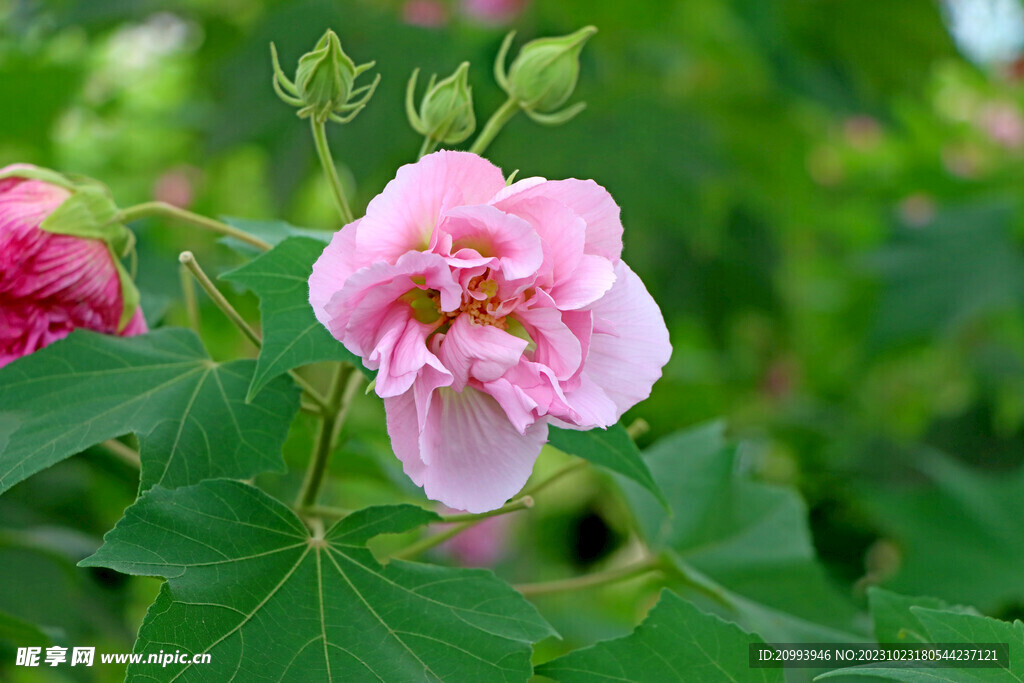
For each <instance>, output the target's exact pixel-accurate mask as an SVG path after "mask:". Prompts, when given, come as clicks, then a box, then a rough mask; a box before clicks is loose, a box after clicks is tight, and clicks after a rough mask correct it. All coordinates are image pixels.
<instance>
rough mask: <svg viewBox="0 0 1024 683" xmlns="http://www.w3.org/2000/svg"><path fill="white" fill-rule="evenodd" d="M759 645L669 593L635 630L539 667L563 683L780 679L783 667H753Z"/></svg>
mask: <svg viewBox="0 0 1024 683" xmlns="http://www.w3.org/2000/svg"><path fill="white" fill-rule="evenodd" d="M751 643H763V641H762V640H761V639H760V638H759V637H757V636H756V635H751V634H749V633H747V632H745V631H743V630H742V629H741V628H740V627H739V626H737V625H735V624H731V623H729V622H727V621H724V620H722V619H721V618H719V617H717V616H714V615H712V614H705V613H704V612H701V611H700V610H698V609H697V608H696V607H694V606H693V605H691V604H690V603H688V602H687V601H686V600H683V599H682V598H680V597H679V596H678V595H675V594H674V593H672V592H671V591H669V590H663V591H662V592H661V599H660V600H659V601H658V604H656V605H655V606H654V607H653V608H652V609H651V611H650V614H648V615H647V618H646V619H644V621H643V623H641V624H640V625H639V626H637V628H636V630H635V631H633V633H631V634H630V635H628V636H626V637H624V638H617V639H615V640H606V641H604V642H601V643H598V644H596V645H594V646H592V647H588V648H585V649H583V650H577V651H575V652H570V653H569V654H567V655H565V656H564V657H559V658H558V659H555V660H553V661H550V662H547V663H545V664H541V665H540V666H539V667H537V673H538V674H541V675H543V676H548V677H550V678H553V679H555V680H557V681H561V682H562V683H576V682H577V681H578V682H579V683H589V682H590V681H630V682H635V683H647V681H749V682H750V683H756V682H758V681H763V682H765V683H768V682H771V681H782V680H784V679H783V673H782V669H751V668H750V667H749V666H748V648H749V646H750V644H751Z"/></svg>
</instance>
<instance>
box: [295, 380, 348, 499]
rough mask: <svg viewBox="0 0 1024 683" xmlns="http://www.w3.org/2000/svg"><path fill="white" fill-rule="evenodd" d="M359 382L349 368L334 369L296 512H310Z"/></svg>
mask: <svg viewBox="0 0 1024 683" xmlns="http://www.w3.org/2000/svg"><path fill="white" fill-rule="evenodd" d="M361 381H362V376H361V375H360V374H359V373H358V372H356V369H355V367H353V366H352V365H349V364H348V363H342V364H341V365H340V366H339V367H338V372H337V373H336V374H335V376H334V384H333V385H332V386H331V392H330V394H329V396H328V397H327V409H326V411H325V412H324V415H323V418H322V420H321V422H320V431H319V432H318V434H317V437H316V443H315V444H314V445H313V456H312V458H311V459H310V461H309V467H308V468H307V469H306V478H305V480H304V481H303V482H302V488H301V489H300V490H299V495H298V497H297V498H296V499H295V506H296V507H297V508H299V509H305V508H310V507H312V506H314V505H315V504H316V499H317V496H318V495H320V487H321V486H322V485H323V482H324V476H325V475H326V474H327V464H328V462H330V459H331V453H332V452H333V451H334V446H335V444H336V443H337V440H338V433H339V431H340V429H341V425H342V424H343V423H344V422H345V418H346V417H347V416H348V409H349V406H350V405H351V403H352V398H353V396H355V393H356V391H357V390H358V389H359V383H360V382H361Z"/></svg>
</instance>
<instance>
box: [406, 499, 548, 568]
mask: <svg viewBox="0 0 1024 683" xmlns="http://www.w3.org/2000/svg"><path fill="white" fill-rule="evenodd" d="M531 507H533V498H531V497H529V496H522V497H520V498H517V499H516V500H510V501H509V502H507V503H505V504H504V505H502V506H501V507H500V508H498V509H497V510H491V511H490V512H481V513H479V514H473V513H465V514H457V515H447V516H446V517H445V518H444V519H443V520H442V522H458V523H457V524H455V526H453V527H451V528H449V529H445V530H444V531H442V532H440V533H436V534H433V535H431V536H427V537H426V538H421V539H420V540H419V541H417V542H416V543H413V544H412V545H409V546H406V547H405V548H402V549H401V550H399V551H398V552H396V553H394V554H393V555H392V556H391V557H392V558H393V559H397V560H407V559H409V558H412V557H416V556H417V555H419V554H420V553H423V552H426V551H427V550H430V549H431V548H433V547H435V546H438V545H441V544H442V543H444V542H445V541H447V540H448V539H450V538H454V537H456V536H458V535H459V534H461V533H462V532H463V531H465V530H466V529H470V528H472V527H474V526H476V525H477V524H479V523H480V522H482V521H484V520H485V519H488V518H490V517H497V516H498V515H506V514H508V513H510V512H516V511H517V510H524V509H526V508H531Z"/></svg>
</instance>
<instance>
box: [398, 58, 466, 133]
mask: <svg viewBox="0 0 1024 683" xmlns="http://www.w3.org/2000/svg"><path fill="white" fill-rule="evenodd" d="M418 75H419V69H417V70H416V71H413V73H412V78H410V79H409V87H408V88H407V90H406V93H405V94H406V97H405V109H406V113H407V114H408V116H409V123H410V125H412V127H413V130H415V131H416V132H417V133H419V134H420V135H423V136H425V137H427V138H428V139H430V140H433V141H436V142H439V143H444V144H446V145H455V144H458V143H460V142H462V141H463V140H465V139H466V138H468V137H469V136H470V135H472V134H473V131H474V130H475V129H476V116H475V115H474V114H473V89H472V88H470V87H469V62H463V63H462V64H460V65H459V68H458V69H456V70H455V73H453V74H452V75H451V76H449V77H448V78H445V79H444V80H442V81H441V82H439V83H434V80H435V79H436V76H431V77H430V83H428V84H427V92H426V94H424V95H423V101H422V102H420V110H419V113H417V112H416V110H415V107H414V106H413V96H414V93H415V91H416V78H417V76H418Z"/></svg>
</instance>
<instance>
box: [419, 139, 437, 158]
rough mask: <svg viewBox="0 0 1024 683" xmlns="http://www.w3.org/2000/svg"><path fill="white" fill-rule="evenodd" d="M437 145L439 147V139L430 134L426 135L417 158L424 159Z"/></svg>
mask: <svg viewBox="0 0 1024 683" xmlns="http://www.w3.org/2000/svg"><path fill="white" fill-rule="evenodd" d="M435 147H437V140H435V139H434V138H432V137H430V136H429V135H428V136H426V137H424V138H423V144H422V145H420V151H419V153H418V154H417V155H416V158H417V159H422V158H423V157H424V156H426V155H427V154H430V153H431V152H433V151H434V148H435Z"/></svg>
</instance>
